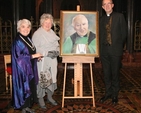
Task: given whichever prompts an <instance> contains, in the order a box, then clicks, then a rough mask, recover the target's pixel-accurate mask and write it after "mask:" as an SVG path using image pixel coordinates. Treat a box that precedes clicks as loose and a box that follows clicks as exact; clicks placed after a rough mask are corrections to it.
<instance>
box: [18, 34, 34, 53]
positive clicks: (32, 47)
mask: <svg viewBox="0 0 141 113" xmlns="http://www.w3.org/2000/svg"><path fill="white" fill-rule="evenodd" d="M20 37H21V39H22V40H23V41H24V42H25V43H26V44H27V45H28V46H29V47H30V48H31V49H32V50H33V51H35V46H34V44H33V43H32V41H31V40H30V39H29V37H28V40H29V41H30V42H31V44H32V46H31V45H30V44H29V43H28V42H27V41H26V40H25V39H24V38H23V37H22V36H21V35H20Z"/></svg>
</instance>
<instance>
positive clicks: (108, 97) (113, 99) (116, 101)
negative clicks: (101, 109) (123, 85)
mask: <svg viewBox="0 0 141 113" xmlns="http://www.w3.org/2000/svg"><path fill="white" fill-rule="evenodd" d="M110 98H112V103H113V104H117V103H118V97H117V96H116V97H112V96H111V95H106V96H103V97H102V98H101V99H100V102H101V103H103V102H104V101H106V100H107V99H110Z"/></svg>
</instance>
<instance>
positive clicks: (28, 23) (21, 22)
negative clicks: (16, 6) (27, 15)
mask: <svg viewBox="0 0 141 113" xmlns="http://www.w3.org/2000/svg"><path fill="white" fill-rule="evenodd" d="M22 24H26V25H28V26H29V27H30V29H31V27H32V25H31V22H30V21H29V20H28V19H21V20H19V21H18V22H17V31H18V32H19V31H20V27H21V25H22Z"/></svg>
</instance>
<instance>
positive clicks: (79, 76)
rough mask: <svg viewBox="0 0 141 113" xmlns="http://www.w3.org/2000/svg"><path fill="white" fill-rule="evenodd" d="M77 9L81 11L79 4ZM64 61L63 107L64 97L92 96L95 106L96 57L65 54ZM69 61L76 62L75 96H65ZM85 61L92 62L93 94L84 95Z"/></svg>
mask: <svg viewBox="0 0 141 113" xmlns="http://www.w3.org/2000/svg"><path fill="white" fill-rule="evenodd" d="M77 11H80V6H79V5H77ZM62 63H65V69H64V85H63V97H62V107H64V99H69V98H92V100H93V107H95V99H94V84H93V72H92V63H95V59H94V57H90V56H63V57H62ZM67 63H74V96H65V86H66V71H67ZM83 63H90V75H91V88H92V95H91V96H83V71H82V70H83Z"/></svg>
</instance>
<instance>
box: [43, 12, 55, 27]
mask: <svg viewBox="0 0 141 113" xmlns="http://www.w3.org/2000/svg"><path fill="white" fill-rule="evenodd" d="M46 19H51V22H52V24H53V16H52V15H51V14H47V13H44V14H42V15H41V17H40V25H42V24H43V22H44V21H45V20H46Z"/></svg>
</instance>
